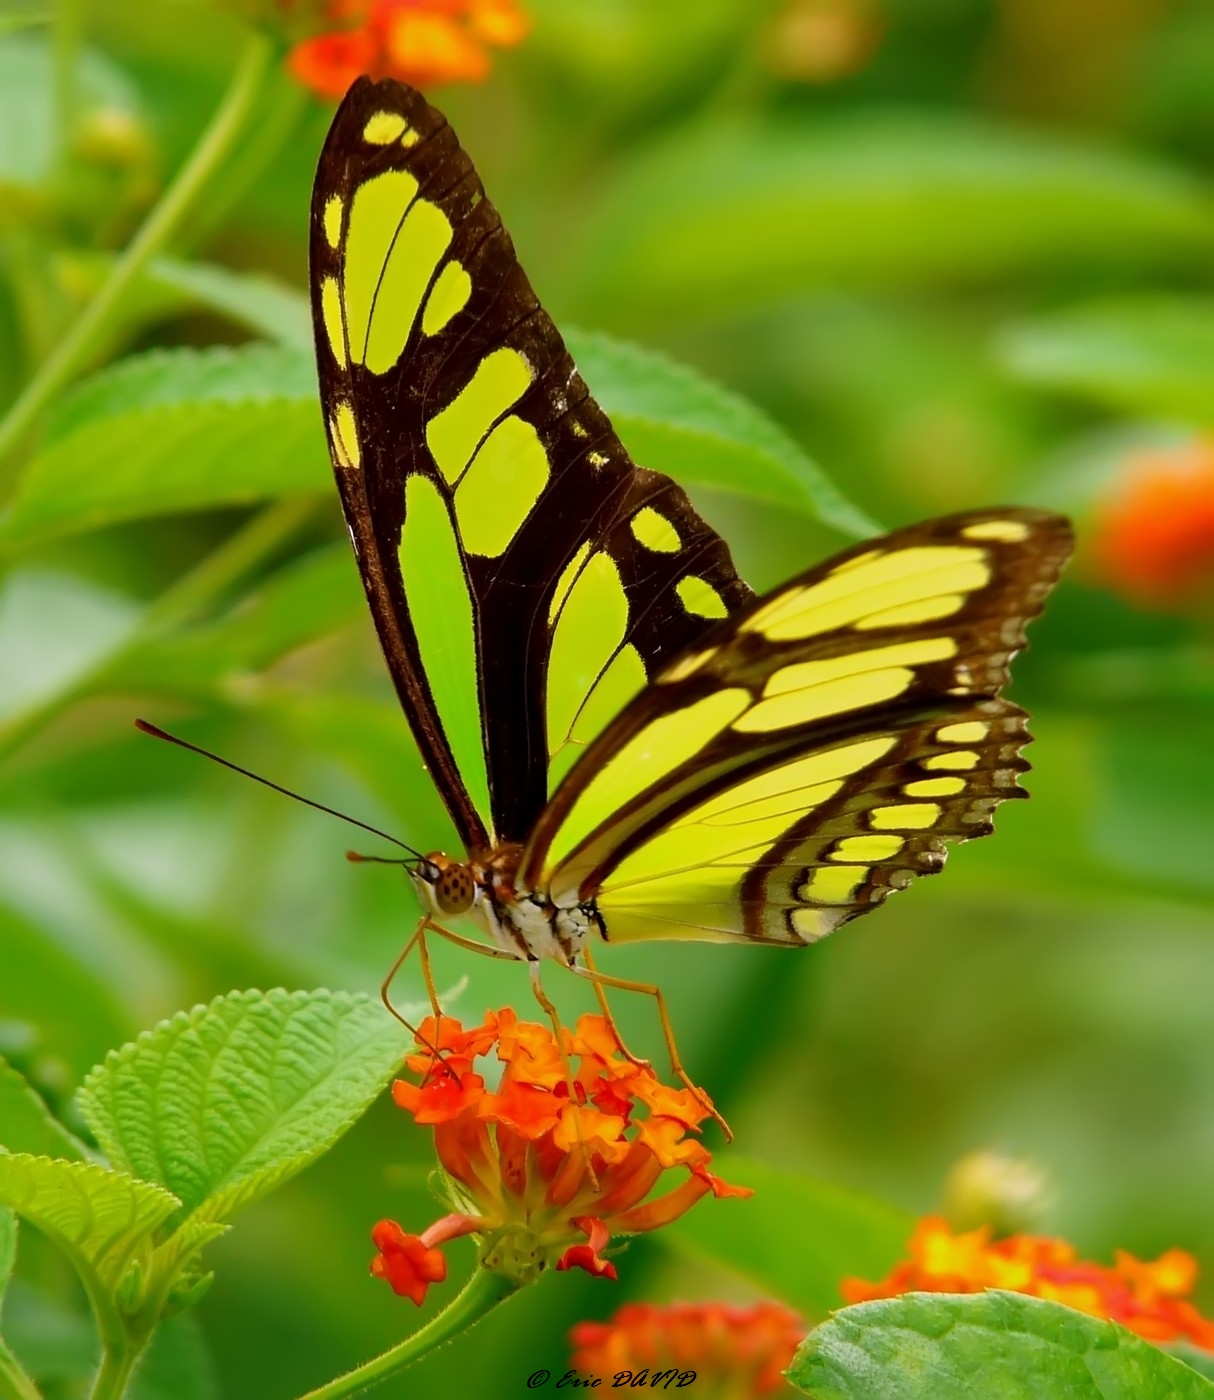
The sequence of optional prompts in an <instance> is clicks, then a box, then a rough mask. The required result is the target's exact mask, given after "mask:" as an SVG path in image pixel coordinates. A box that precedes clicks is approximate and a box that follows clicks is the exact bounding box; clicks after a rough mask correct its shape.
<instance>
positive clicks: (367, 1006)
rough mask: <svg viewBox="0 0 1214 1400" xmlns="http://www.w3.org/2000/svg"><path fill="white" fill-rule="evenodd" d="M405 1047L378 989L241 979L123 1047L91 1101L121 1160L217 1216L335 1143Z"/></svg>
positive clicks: (100, 1136) (100, 1135)
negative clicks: (285, 985) (239, 986)
mask: <svg viewBox="0 0 1214 1400" xmlns="http://www.w3.org/2000/svg"><path fill="white" fill-rule="evenodd" d="M406 1048H407V1046H406V1043H405V1037H404V1033H403V1032H402V1031H401V1029H400V1027H399V1026H398V1025H396V1024H395V1023H394V1022H393V1021H392V1020H391V1018H389V1017H388V1016H387V1015H386V1013H385V1012H384V1010H383V1007H382V1006H381V1005H380V1004H379V1003H378V1002H376V1001H373V1000H371V999H370V998H369V997H359V996H353V995H349V994H345V993H337V992H328V991H316V992H286V991H283V990H282V989H281V988H280V989H276V990H274V991H271V992H264V993H263V992H252V991H250V992H234V993H232V994H231V995H229V996H223V997H219V998H217V999H216V1000H215V1001H213V1002H211V1003H210V1004H209V1005H207V1006H199V1007H196V1008H195V1009H194V1010H193V1011H189V1012H182V1013H181V1014H179V1015H177V1016H175V1017H173V1019H172V1020H170V1021H165V1022H164V1023H163V1024H162V1025H160V1026H158V1027H156V1029H154V1030H152V1031H148V1032H146V1033H145V1034H144V1035H142V1036H140V1037H139V1039H138V1040H137V1041H135V1042H134V1043H133V1044H131V1045H127V1046H124V1047H123V1048H122V1049H120V1050H116V1051H114V1052H113V1053H112V1054H111V1055H109V1056H108V1057H107V1058H106V1060H105V1061H104V1063H103V1064H101V1065H99V1066H98V1067H97V1069H95V1070H94V1071H93V1072H92V1073H91V1074H90V1075H89V1076H88V1078H87V1079H86V1080H85V1083H84V1085H83V1087H82V1089H81V1091H80V1104H81V1107H82V1109H83V1111H84V1115H85V1118H86V1120H87V1122H88V1124H89V1127H90V1128H91V1129H92V1130H93V1132H94V1133H95V1134H96V1137H97V1140H98V1141H99V1142H100V1143H101V1144H102V1146H103V1148H104V1150H105V1152H106V1153H107V1155H108V1156H109V1158H110V1160H111V1161H113V1162H114V1163H116V1164H117V1165H120V1166H122V1167H124V1168H125V1169H127V1170H129V1171H131V1172H132V1173H134V1174H135V1175H138V1176H142V1177H144V1178H145V1179H148V1180H151V1181H158V1182H160V1183H162V1184H163V1185H164V1186H166V1187H168V1188H169V1189H170V1190H171V1191H173V1192H174V1193H175V1195H177V1196H179V1197H180V1199H181V1200H182V1201H183V1202H184V1204H185V1206H186V1208H187V1209H188V1210H189V1211H192V1212H197V1213H198V1215H199V1217H200V1218H201V1219H202V1220H205V1221H219V1220H223V1219H226V1218H227V1217H228V1216H229V1215H231V1214H232V1212H233V1211H235V1210H236V1209H238V1208H239V1207H240V1206H242V1205H247V1204H248V1203H249V1202H250V1201H253V1200H256V1199H257V1198H258V1197H259V1196H262V1195H264V1194H265V1193H266V1192H267V1191H270V1190H271V1189H273V1188H274V1187H275V1186H277V1185H279V1184H280V1183H281V1182H283V1181H285V1180H286V1179H287V1178H288V1177H291V1176H293V1175H295V1173H296V1172H299V1171H301V1170H302V1169H303V1168H304V1167H305V1166H307V1165H308V1163H309V1162H311V1161H312V1160H313V1159H314V1158H316V1157H318V1156H319V1155H320V1154H321V1153H322V1152H324V1151H325V1150H326V1149H327V1148H329V1147H331V1146H332V1145H333V1143H334V1142H336V1140H337V1139H338V1138H339V1137H340V1136H341V1135H342V1134H343V1133H344V1132H345V1131H346V1129H347V1128H349V1127H350V1126H351V1125H352V1124H353V1123H354V1122H355V1121H356V1120H357V1119H358V1118H359V1117H360V1116H361V1115H362V1113H363V1112H364V1111H365V1110H366V1108H367V1107H368V1106H369V1105H370V1103H371V1102H372V1101H373V1100H374V1099H375V1097H376V1096H377V1095H378V1094H379V1092H380V1090H381V1089H382V1088H383V1086H384V1084H385V1083H386V1082H387V1081H388V1079H389V1078H390V1077H391V1075H392V1073H393V1071H394V1070H396V1069H397V1068H398V1067H399V1065H400V1062H401V1057H402V1055H403V1054H404V1052H405V1050H406Z"/></svg>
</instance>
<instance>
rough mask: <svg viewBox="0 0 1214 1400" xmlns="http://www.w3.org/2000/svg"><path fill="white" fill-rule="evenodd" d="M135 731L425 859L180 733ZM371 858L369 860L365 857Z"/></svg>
mask: <svg viewBox="0 0 1214 1400" xmlns="http://www.w3.org/2000/svg"><path fill="white" fill-rule="evenodd" d="M135 728H136V729H138V730H139V732H140V733H141V734H148V735H150V736H151V737H152V738H153V739H163V740H164V741H165V743H167V744H176V745H177V747H178V748H179V749H188V750H189V751H190V752H191V753H196V754H200V755H201V756H202V757H203V758H209V759H210V760H211V762H212V763H218V764H219V765H220V767H221V768H230V769H231V770H232V772H233V773H239V774H240V775H241V777H243V778H252V779H253V781H254V782H255V783H260V784H261V785H262V787H268V788H272V789H273V791H274V792H280V793H282V795H283V796H284V797H290V798H293V799H294V800H295V801H296V802H302V803H303V805H304V806H305V807H314V808H315V809H316V811H318V812H327V813H328V815H329V816H331V817H337V818H338V820H339V821H343V822H349V824H350V825H351V826H357V827H361V828H362V830H363V831H369V832H370V833H371V835H372V836H379V837H381V838H382V839H383V840H385V841H391V842H392V844H393V845H394V846H399V847H400V848H401V850H403V851H408V852H409V854H410V855H411V856H414V857H416V859H418V860H422V859H424V857H423V856H422V853H421V852H420V851H415V850H414V849H413V847H412V846H410V845H408V844H407V843H406V842H404V841H401V840H400V839H399V838H398V837H395V836H390V835H389V834H388V833H387V832H386V831H380V829H379V827H377V826H371V825H370V824H369V823H367V822H360V821H359V820H358V818H357V817H350V816H347V815H346V813H345V812H339V811H337V809H336V808H334V807H326V806H325V804H324V803H323V802H313V801H312V799H311V798H310V797H304V796H302V795H301V794H300V793H298V792H292V791H291V789H290V788H285V787H283V786H281V784H279V783H272V782H271V781H270V779H269V778H263V777H262V776H261V774H260V773H251V772H250V771H249V770H248V769H247V768H242V767H241V766H240V764H239V763H232V762H231V761H230V760H229V759H226V758H220V756H219V755H218V754H217V753H212V752H211V751H210V749H203V748H200V747H199V746H198V745H197V744H191V743H190V742H189V740H188V739H179V738H178V737H177V735H176V734H169V733H168V732H167V731H166V730H163V729H158V728H157V727H156V725H154V724H149V723H148V722H147V720H146V719H137V720H136V721H135ZM363 859H368V857H363Z"/></svg>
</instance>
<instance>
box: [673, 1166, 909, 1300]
mask: <svg viewBox="0 0 1214 1400" xmlns="http://www.w3.org/2000/svg"><path fill="white" fill-rule="evenodd" d="M720 1170H721V1172H722V1174H723V1175H724V1176H725V1177H726V1179H727V1180H729V1181H731V1182H734V1183H736V1184H737V1185H739V1186H749V1187H750V1188H751V1189H752V1190H753V1191H754V1195H753V1196H751V1197H750V1198H749V1199H748V1200H741V1201H724V1202H721V1203H720V1205H719V1206H718V1207H717V1208H716V1209H704V1208H699V1209H696V1210H692V1211H688V1213H687V1214H686V1215H684V1216H682V1217H681V1218H680V1219H679V1220H677V1221H675V1222H674V1224H673V1225H670V1226H667V1227H666V1229H664V1230H663V1231H662V1232H661V1235H660V1236H659V1238H660V1239H661V1240H662V1242H663V1243H665V1244H666V1245H668V1246H673V1247H675V1248H677V1249H680V1250H685V1251H687V1252H688V1253H690V1254H693V1255H695V1256H697V1257H699V1258H704V1259H711V1260H712V1261H713V1263H715V1264H719V1265H721V1266H722V1267H724V1268H727V1269H731V1270H733V1271H734V1272H735V1273H740V1274H742V1275H744V1276H745V1277H746V1278H747V1279H749V1280H750V1282H752V1283H754V1284H755V1285H757V1286H758V1287H759V1288H761V1289H762V1290H763V1291H764V1292H766V1293H772V1294H775V1296H776V1297H778V1298H782V1299H783V1300H784V1301H785V1302H786V1303H789V1304H790V1305H791V1306H793V1307H795V1308H798V1309H800V1310H801V1312H803V1313H804V1314H805V1316H806V1317H808V1318H814V1317H822V1316H824V1315H825V1314H826V1313H828V1312H830V1311H831V1309H833V1308H837V1307H838V1306H839V1280H840V1279H841V1278H842V1277H843V1276H844V1275H845V1274H856V1275H859V1276H861V1277H865V1278H880V1277H881V1276H882V1275H883V1274H885V1273H886V1272H887V1271H888V1270H889V1269H890V1267H891V1266H892V1265H893V1264H894V1263H895V1262H896V1261H897V1259H898V1258H899V1257H900V1255H901V1254H902V1252H903V1250H904V1248H905V1244H906V1240H907V1237H908V1236H909V1235H910V1232H911V1230H912V1228H913V1224H914V1222H913V1220H912V1218H911V1217H910V1215H908V1214H907V1213H906V1212H904V1211H900V1210H897V1209H896V1208H895V1207H893V1206H890V1205H887V1204H886V1203H885V1202H884V1201H879V1200H876V1199H875V1198H873V1197H869V1196H864V1195H861V1194H860V1193H859V1192H856V1191H847V1190H844V1189H843V1188H842V1187H838V1186H832V1185H829V1184H828V1183H826V1182H822V1181H815V1180H814V1179H813V1178H811V1177H805V1176H797V1175H794V1174H793V1173H791V1172H780V1171H775V1170H774V1169H773V1168H771V1167H768V1166H764V1165H763V1163H761V1162H755V1161H752V1160H749V1159H747V1158H741V1159H739V1158H736V1157H734V1156H732V1155H730V1157H729V1158H728V1159H727V1160H723V1161H722V1163H721V1165H720Z"/></svg>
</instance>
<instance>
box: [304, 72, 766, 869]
mask: <svg viewBox="0 0 1214 1400" xmlns="http://www.w3.org/2000/svg"><path fill="white" fill-rule="evenodd" d="M311 262H312V285H313V319H314V325H315V331H316V342H317V357H318V364H319V367H320V384H321V397H322V402H323V408H324V416H325V426H326V431H327V433H328V437H329V444H330V450H331V453H332V457H333V462H334V467H335V470H336V474H337V479H338V485H339V488H340V492H341V498H342V504H343V507H344V510H345V514H346V519H347V522H348V524H349V527H350V533H351V536H352V538H353V541H354V547H355V550H356V553H357V555H358V561H359V567H360V570H361V572H362V577H363V582H364V585H365V587H366V591H367V596H368V598H369V600H370V603H371V609H372V613H373V616H374V619H375V624H376V627H377V629H378V632H379V636H380V640H381V642H382V644H383V649H384V653H385V656H386V657H387V661H388V665H389V668H390V670H391V672H392V676H393V679H394V682H395V684H396V688H397V691H398V693H399V695H400V698H401V701H402V704H403V706H404V708H405V711H406V713H407V715H408V717H409V720H410V723H411V724H412V726H413V729H414V732H415V734H416V737H417V740H418V743H419V745H420V746H421V749H422V752H423V755H424V756H425V758H426V760H427V763H428V765H429V767H430V769H431V772H432V773H433V775H434V778H435V781H436V782H437V783H438V786H439V788H440V791H441V792H442V795H443V798H444V800H445V801H446V803H447V806H448V809H449V810H450V812H451V814H452V817H453V819H454V821H455V824H456V827H457V829H458V831H459V834H460V836H461V838H462V840H463V841H464V843H465V845H466V847H467V848H468V849H469V850H481V849H484V848H485V847H487V846H488V845H490V844H491V843H492V842H493V841H520V842H521V841H524V840H525V839H526V838H527V836H528V834H529V833H530V832H531V830H532V828H533V827H534V825H535V822H536V821H537V819H538V816H539V813H540V811H541V810H542V808H543V806H544V804H545V802H546V800H547V798H548V795H549V791H550V789H551V788H552V787H554V786H555V785H556V782H557V780H558V779H559V778H560V776H561V775H562V774H563V773H565V772H566V771H567V770H568V769H569V768H570V767H571V766H572V764H573V762H574V760H575V759H576V758H577V756H578V755H579V754H580V753H581V752H583V751H584V750H585V748H586V746H587V745H588V744H589V743H590V741H591V740H592V739H594V737H595V736H596V734H597V733H598V732H599V731H600V730H601V729H603V728H604V727H605V726H606V724H607V723H608V721H609V720H610V719H612V717H613V716H614V715H615V714H616V713H617V712H618V711H619V710H620V709H621V708H622V707H623V706H624V705H625V703H626V702H627V701H628V700H630V699H631V698H632V697H633V696H634V695H636V694H637V693H638V692H639V691H641V690H642V688H643V687H645V686H646V685H647V684H648V683H649V682H650V681H651V680H652V679H653V678H654V677H656V675H657V674H658V673H659V672H660V671H661V670H662V669H663V668H664V667H665V666H666V665H667V663H668V662H669V661H670V660H671V659H672V658H673V657H675V656H676V655H678V654H679V653H680V652H681V651H683V650H684V649H685V648H686V647H687V646H689V645H690V644H692V643H693V642H694V641H695V639H696V638H697V637H698V636H699V635H701V634H702V633H703V632H705V631H706V630H707V629H709V628H710V627H711V626H712V624H713V622H714V620H715V619H718V618H721V617H724V616H726V615H727V614H729V613H731V612H733V611H734V610H736V609H737V608H738V607H740V606H742V605H743V604H745V603H746V602H748V601H749V600H750V598H751V597H752V594H751V592H750V590H749V589H748V588H747V587H746V585H745V584H744V583H742V582H741V580H740V579H739V578H738V577H737V574H736V573H735V571H734V568H733V565H732V563H731V561H730V558H729V553H728V551H727V549H726V547H725V545H724V543H723V542H722V541H721V539H720V538H719V537H718V536H717V535H716V534H715V533H714V532H713V531H712V530H711V529H710V528H709V527H708V526H707V525H706V524H705V523H704V521H703V520H701V519H700V517H699V516H698V515H697V514H696V513H695V511H694V510H693V509H692V507H691V506H690V504H689V502H688V500H687V498H686V496H685V495H684V494H683V492H682V491H681V490H680V489H679V488H678V487H677V486H675V485H674V483H673V482H672V481H670V480H669V478H667V477H664V476H661V475H660V474H658V473H655V472H650V471H645V470H643V469H640V468H638V467H636V466H635V465H634V464H633V463H632V462H631V460H630V459H629V457H628V455H627V453H626V452H625V450H624V448H623V446H622V445H621V443H620V442H619V440H618V438H617V437H616V436H615V434H614V432H613V431H612V429H611V425H610V423H609V422H608V420H607V418H606V417H605V415H604V414H603V413H602V412H601V410H600V409H599V408H598V406H597V405H596V404H595V402H594V400H593V399H592V398H591V397H590V395H589V393H588V391H587V389H586V386H585V384H584V382H583V381H582V379H581V377H580V376H579V375H578V373H577V370H576V369H575V367H574V365H573V362H572V361H571V359H570V357H569V355H568V353H567V351H566V349H565V346H564V343H563V342H562V340H561V338H560V335H559V334H558V332H557V331H556V328H555V327H554V325H553V323H552V321H551V320H550V319H549V318H548V316H547V315H546V314H545V312H544V311H543V310H542V309H541V307H540V306H539V304H538V302H537V301H536V298H535V295H534V293H533V292H532V290H531V286H530V284H529V282H528V281H527V279H526V277H525V276H524V274H523V272H522V269H521V268H520V267H519V264H518V261H517V258H516V257H515V253H514V249H513V246H512V244H511V242H510V239H509V237H508V235H507V234H506V232H505V230H504V229H503V228H502V225H501V220H500V219H499V217H498V214H497V211H496V210H495V209H494V207H493V205H492V204H491V203H490V202H489V201H488V200H487V199H486V198H485V195H484V191H483V189H482V186H481V184H480V181H479V179H478V177H477V175H476V172H475V170H474V169H473V167H472V163H471V161H470V160H469V158H468V157H467V155H466V154H465V153H464V152H463V150H462V149H461V148H460V146H459V143H458V142H457V140H456V138H455V136H454V134H453V133H452V131H451V129H450V127H449V126H448V125H447V124H446V121H445V120H444V118H443V117H442V116H441V115H440V114H439V113H438V112H437V111H435V110H434V108H432V107H430V106H429V105H428V104H427V103H426V102H425V100H424V99H423V98H422V97H421V96H420V95H419V94H418V93H416V92H415V91H413V90H412V89H411V88H408V87H405V86H404V85H403V84H400V83H395V82H391V81H386V82H381V83H371V82H369V81H367V80H365V79H364V80H360V81H359V82H358V83H356V84H355V85H354V87H353V88H351V90H350V92H349V94H348V95H347V96H346V98H345V100H344V101H343V103H342V105H341V107H340V109H339V111H338V113H337V116H336V118H335V119H334V122H333V126H332V128H331V130H330V133H329V137H328V140H327V141H326V143H325V147H324V151H323V153H322V155H321V160H320V166H319V170H318V174H317V180H316V185H315V191H314V197H313V209H312V252H311Z"/></svg>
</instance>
